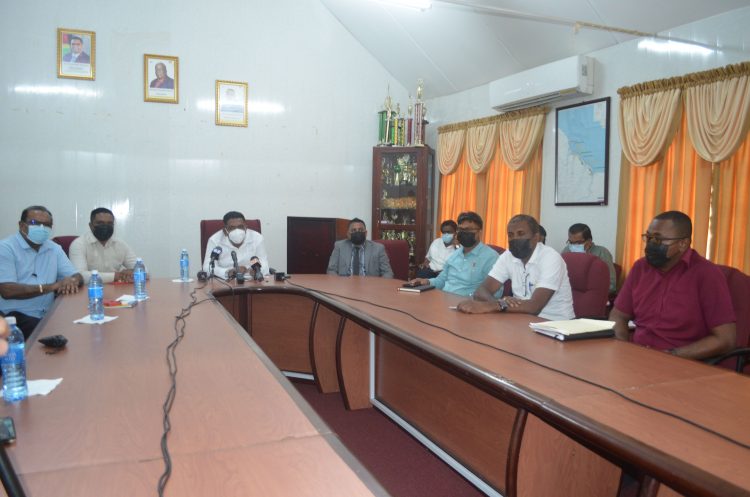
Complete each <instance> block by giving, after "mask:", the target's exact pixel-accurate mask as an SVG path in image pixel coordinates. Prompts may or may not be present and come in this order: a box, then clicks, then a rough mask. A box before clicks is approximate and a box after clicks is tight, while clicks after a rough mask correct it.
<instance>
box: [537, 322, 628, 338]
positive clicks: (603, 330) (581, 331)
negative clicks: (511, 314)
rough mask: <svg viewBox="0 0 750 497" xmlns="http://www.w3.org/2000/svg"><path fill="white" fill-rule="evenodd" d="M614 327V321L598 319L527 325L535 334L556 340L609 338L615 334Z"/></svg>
mask: <svg viewBox="0 0 750 497" xmlns="http://www.w3.org/2000/svg"><path fill="white" fill-rule="evenodd" d="M614 326H615V322H614V321H604V320H599V319H568V320H565V321H545V322H542V323H529V327H530V328H531V329H532V330H534V331H536V332H537V333H541V334H542V335H547V336H549V337H552V338H557V339H558V340H580V339H583V338H600V337H611V336H613V335H614V334H615V331H614Z"/></svg>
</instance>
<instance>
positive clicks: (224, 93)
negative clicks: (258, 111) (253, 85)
mask: <svg viewBox="0 0 750 497" xmlns="http://www.w3.org/2000/svg"><path fill="white" fill-rule="evenodd" d="M216 124H217V125H219V126H244V127H247V83H241V82H239V81H221V80H216Z"/></svg>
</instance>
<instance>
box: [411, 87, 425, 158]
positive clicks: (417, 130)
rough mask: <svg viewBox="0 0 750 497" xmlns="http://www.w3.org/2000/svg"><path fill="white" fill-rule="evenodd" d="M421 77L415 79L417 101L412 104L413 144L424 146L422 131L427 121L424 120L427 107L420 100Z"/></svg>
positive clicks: (421, 89) (422, 88)
mask: <svg viewBox="0 0 750 497" xmlns="http://www.w3.org/2000/svg"><path fill="white" fill-rule="evenodd" d="M423 85H424V82H423V81H422V79H421V78H420V79H418V80H417V102H416V103H415V104H414V146H415V147H423V146H424V132H425V125H426V124H427V121H425V120H424V116H425V112H427V108H426V107H425V105H424V102H422V91H423V90H424V86H423Z"/></svg>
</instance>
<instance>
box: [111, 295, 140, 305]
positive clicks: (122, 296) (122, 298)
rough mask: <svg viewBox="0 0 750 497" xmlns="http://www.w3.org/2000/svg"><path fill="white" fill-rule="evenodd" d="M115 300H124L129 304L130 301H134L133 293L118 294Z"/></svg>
mask: <svg viewBox="0 0 750 497" xmlns="http://www.w3.org/2000/svg"><path fill="white" fill-rule="evenodd" d="M115 300H117V301H120V302H125V303H127V304H130V303H132V302H135V295H128V294H125V295H120V296H119V297H117V298H116V299H115Z"/></svg>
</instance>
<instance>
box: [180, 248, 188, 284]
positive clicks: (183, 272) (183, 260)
mask: <svg viewBox="0 0 750 497" xmlns="http://www.w3.org/2000/svg"><path fill="white" fill-rule="evenodd" d="M180 279H181V280H182V281H189V280H190V258H189V257H188V252H187V249H182V252H180Z"/></svg>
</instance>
